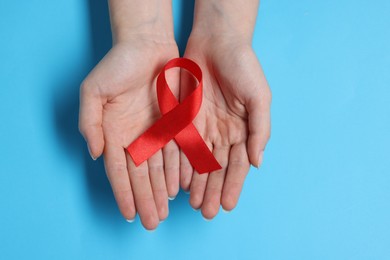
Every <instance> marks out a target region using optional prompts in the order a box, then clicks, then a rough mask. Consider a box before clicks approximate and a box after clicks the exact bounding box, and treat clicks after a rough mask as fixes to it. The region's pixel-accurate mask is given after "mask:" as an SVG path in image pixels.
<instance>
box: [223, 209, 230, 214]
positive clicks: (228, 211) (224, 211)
mask: <svg viewBox="0 0 390 260" xmlns="http://www.w3.org/2000/svg"><path fill="white" fill-rule="evenodd" d="M222 212H223V213H226V214H228V213H230V212H231V210H226V209H224V208H222Z"/></svg>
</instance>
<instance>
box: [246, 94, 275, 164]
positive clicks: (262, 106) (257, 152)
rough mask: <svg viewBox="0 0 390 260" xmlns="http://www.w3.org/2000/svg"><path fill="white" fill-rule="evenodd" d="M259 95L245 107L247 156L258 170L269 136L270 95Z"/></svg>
mask: <svg viewBox="0 0 390 260" xmlns="http://www.w3.org/2000/svg"><path fill="white" fill-rule="evenodd" d="M267 91H268V92H269V94H268V93H267V94H264V95H261V96H260V95H259V97H258V98H252V99H251V100H250V101H249V103H248V106H247V111H248V121H249V122H248V125H249V138H248V144H247V147H248V155H249V161H250V163H251V164H252V165H253V166H255V167H257V168H259V167H260V165H261V163H262V160H263V153H264V149H265V146H266V144H267V142H268V140H269V138H270V134H271V116H270V106H271V93H270V91H269V89H267Z"/></svg>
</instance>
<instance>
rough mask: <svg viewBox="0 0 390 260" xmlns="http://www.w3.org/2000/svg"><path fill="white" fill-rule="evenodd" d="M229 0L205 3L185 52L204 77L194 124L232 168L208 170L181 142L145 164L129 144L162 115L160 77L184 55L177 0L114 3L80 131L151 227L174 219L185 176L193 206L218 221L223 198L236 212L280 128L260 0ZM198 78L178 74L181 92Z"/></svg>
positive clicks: (123, 199) (125, 202)
mask: <svg viewBox="0 0 390 260" xmlns="http://www.w3.org/2000/svg"><path fill="white" fill-rule="evenodd" d="M227 2H228V1H221V0H210V1H202V0H197V1H196V8H195V21H194V28H193V31H192V33H191V37H190V39H189V41H188V45H187V49H186V52H185V57H187V58H190V59H192V60H195V61H196V62H197V63H198V64H199V65H200V66H201V68H202V70H203V77H204V98H203V104H202V108H201V110H200V112H199V114H198V116H197V117H196V119H195V121H194V124H195V126H196V127H197V129H198V131H199V132H200V134H201V135H202V136H203V138H204V140H205V141H206V143H207V144H208V145H209V147H210V149H211V150H212V151H213V154H214V155H215V157H216V158H217V160H218V161H219V162H220V164H221V165H222V166H223V169H222V170H219V171H216V172H213V173H211V174H202V175H199V174H198V173H196V172H194V170H193V168H192V166H191V165H190V164H189V162H188V159H187V158H186V157H185V155H184V154H183V153H181V152H180V150H179V147H178V146H177V145H176V143H175V142H174V141H171V142H170V143H168V145H166V146H165V147H164V148H163V149H162V150H161V151H158V152H157V153H156V154H155V155H154V156H152V157H151V158H150V159H149V160H148V161H147V162H145V163H143V164H142V165H140V166H139V167H135V165H134V163H133V161H132V159H131V157H130V156H129V155H128V154H127V152H126V151H125V148H126V147H127V146H128V145H129V144H130V143H131V142H132V141H133V140H135V139H136V138H137V137H138V136H139V135H140V134H141V133H143V132H144V131H145V130H146V129H147V128H148V127H149V126H151V125H152V124H153V123H154V122H155V120H156V119H157V118H158V117H159V115H160V112H159V109H158V104H157V100H156V90H155V79H156V76H157V74H158V72H159V70H160V69H161V67H162V66H163V65H164V64H165V63H166V62H167V61H168V60H170V59H172V58H176V57H178V56H179V54H178V49H177V45H176V43H175V41H174V37H173V23H172V13H171V12H172V10H171V1H170V0H160V1H159V0H132V1H126V0H111V1H110V16H111V26H112V32H113V40H114V43H113V47H112V49H111V50H110V51H109V53H108V54H107V55H106V56H105V57H104V58H103V60H102V61H101V62H100V63H99V64H98V65H97V66H96V67H95V68H94V69H93V70H92V71H91V73H90V74H89V75H88V77H87V78H86V79H85V80H84V82H83V84H82V86H81V90H80V120H79V128H80V131H81V133H82V134H83V136H84V137H85V139H86V141H87V144H88V148H89V150H90V153H91V156H92V158H94V159H96V158H97V157H99V156H101V155H102V154H104V162H105V168H106V172H107V176H108V179H109V181H110V183H111V186H112V189H113V192H114V195H115V198H116V201H117V203H118V206H119V209H120V211H121V213H122V215H123V216H124V217H125V218H126V219H127V220H129V221H131V220H133V219H134V217H135V215H136V214H137V213H138V214H139V216H140V219H141V222H142V224H143V225H144V227H145V228H146V229H149V230H152V229H155V228H156V227H157V226H158V224H159V221H162V220H164V219H165V218H166V217H167V216H168V211H169V210H168V197H170V198H174V197H175V196H176V194H177V193H178V190H179V183H180V185H181V187H182V188H183V189H184V190H187V191H188V190H190V192H191V195H190V204H191V205H192V207H194V208H196V209H198V208H201V209H202V214H203V216H204V217H206V218H208V219H211V218H213V217H214V216H215V215H216V214H217V213H218V210H219V207H220V205H222V207H223V208H224V209H226V210H232V209H233V208H234V207H235V206H236V204H237V201H238V198H239V195H240V192H241V189H242V185H243V183H244V180H245V177H246V175H247V172H248V170H249V166H250V164H253V165H255V166H257V167H259V166H260V164H261V161H262V155H263V150H264V148H265V145H266V143H267V141H268V138H269V135H270V102H271V92H270V90H269V87H268V84H267V82H266V80H265V77H264V74H263V72H262V69H261V66H260V64H259V62H258V60H257V58H256V55H255V53H254V52H253V50H252V48H251V36H252V33H253V26H254V21H255V19H256V14H257V6H258V1H256V0H250V1H249V0H245V1H244V0H242V3H240V2H241V1H237V2H236V3H232V2H230V3H227ZM238 22H239V23H238ZM190 80H191V77H188V75H186V73H185V72H182V73H179V71H174V70H173V71H171V72H169V73H168V82H169V85H170V88H171V89H172V90H173V92H174V93H175V94H176V95H177V97H178V98H180V99H183V98H185V96H186V93H185V91H181V90H180V91H179V89H185V87H186V85H188V84H187V83H189V81H190ZM180 83H181V86H180ZM179 92H180V97H179Z"/></svg>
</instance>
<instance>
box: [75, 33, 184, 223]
mask: <svg viewBox="0 0 390 260" xmlns="http://www.w3.org/2000/svg"><path fill="white" fill-rule="evenodd" d="M177 56H178V50H177V46H176V45H175V44H174V43H170V42H168V43H167V42H156V41H152V40H143V39H142V37H138V38H137V39H136V40H134V41H131V42H128V43H121V44H117V45H115V46H114V47H113V48H112V49H111V50H110V52H109V53H108V54H107V55H106V56H105V57H104V59H103V60H102V61H101V62H100V63H99V64H98V65H97V66H96V67H95V68H94V70H93V71H92V72H91V73H90V74H89V75H88V77H87V78H86V79H85V80H84V82H83V84H82V87H81V94H80V101H81V105H80V131H81V132H82V133H83V135H84V137H85V138H86V140H87V142H88V147H89V149H90V152H91V155H92V156H93V157H94V158H97V157H99V156H100V155H101V154H102V153H103V152H104V162H105V168H106V172H107V175H108V178H109V180H110V183H111V186H112V189H113V192H114V195H115V198H116V201H117V203H118V206H119V209H120V211H121V213H122V215H123V216H124V217H125V218H126V219H127V220H129V221H131V220H133V219H134V218H135V215H136V212H138V214H139V215H140V218H141V221H142V223H143V225H144V226H145V227H146V228H147V229H154V228H156V227H157V225H158V223H159V221H162V220H164V219H165V218H166V217H167V215H168V196H170V197H174V196H176V194H177V192H178V189H179V185H178V183H179V149H178V147H177V145H176V144H175V143H174V142H170V143H169V144H168V145H167V146H165V147H164V149H163V150H162V151H161V150H160V151H159V152H157V153H156V154H155V155H153V156H152V157H151V158H150V159H149V160H148V161H147V162H144V163H143V164H141V165H140V166H139V167H135V165H134V163H133V161H132V159H131V157H130V156H129V155H128V154H127V153H126V152H125V150H124V148H126V147H127V146H128V145H129V144H130V143H131V142H132V141H134V140H135V139H136V138H137V137H138V136H139V135H140V134H142V132H144V131H145V130H146V129H147V128H148V127H150V126H151V125H152V124H153V123H154V122H155V121H156V120H157V119H158V117H159V116H160V112H159V109H158V104H157V99H156V90H155V89H156V88H155V78H156V75H157V74H158V72H159V70H160V69H161V67H162V66H163V65H164V64H165V63H166V62H167V61H168V60H170V59H172V58H175V57H177ZM178 83H179V77H178V76H177V77H173V78H172V79H171V80H170V85H171V88H172V89H173V90H175V89H177V87H178ZM164 173H165V174H164Z"/></svg>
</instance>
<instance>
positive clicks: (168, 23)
mask: <svg viewBox="0 0 390 260" xmlns="http://www.w3.org/2000/svg"><path fill="white" fill-rule="evenodd" d="M109 7H110V20H111V30H112V36H113V41H114V43H117V42H120V41H127V40H129V39H132V37H134V36H136V37H139V36H143V35H145V36H148V37H151V38H158V40H167V41H171V40H172V39H174V35H173V20H172V0H109Z"/></svg>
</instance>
